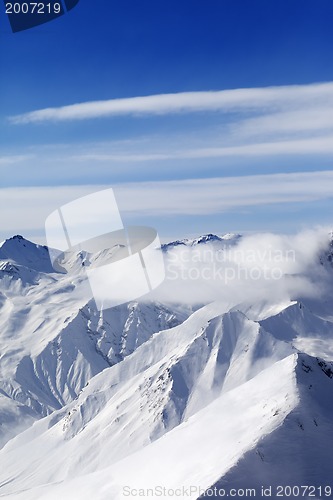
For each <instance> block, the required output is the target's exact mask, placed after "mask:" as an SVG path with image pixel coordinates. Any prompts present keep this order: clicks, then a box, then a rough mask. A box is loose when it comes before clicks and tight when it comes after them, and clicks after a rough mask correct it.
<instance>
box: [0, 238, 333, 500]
mask: <svg viewBox="0 0 333 500" xmlns="http://www.w3.org/2000/svg"><path fill="white" fill-rule="evenodd" d="M241 238H242V237H241V235H225V236H216V235H212V234H208V235H204V236H202V237H200V238H197V239H193V240H188V239H186V240H180V241H175V242H172V243H169V244H167V245H164V246H163V248H162V250H163V251H164V252H166V253H167V252H169V251H170V250H172V248H175V247H179V246H181V245H186V246H187V247H193V246H196V245H204V244H207V243H208V244H213V245H217V246H220V247H221V248H222V247H224V246H225V245H226V244H227V245H237V244H238V242H239V241H240V240H241ZM104 258H105V253H104V254H103V253H101V254H100V255H98V256H89V255H76V256H72V260H71V261H70V266H69V268H70V269H72V270H73V272H69V273H68V274H62V273H56V272H55V271H54V270H53V268H52V266H51V264H50V260H49V255H48V249H47V247H45V246H40V245H35V244H34V243H32V242H29V241H27V240H25V239H24V238H23V237H21V236H15V237H13V238H11V239H9V240H6V241H5V242H4V243H2V245H1V246H0V447H1V449H0V463H1V467H0V498H8V499H12V500H16V499H17V500H19V499H22V500H39V499H42V500H52V499H56V498H57V499H58V498H59V497H62V498H64V499H65V500H67V499H73V500H81V499H83V500H85V499H89V500H91V499H93V500H120V499H123V498H126V497H129V498H134V497H138V496H141V497H144V494H143V493H146V495H145V496H146V497H148V494H150V493H152V495H150V498H165V499H166V498H170V496H172V495H171V493H174V492H175V491H177V492H178V493H179V492H180V493H181V495H178V497H180V498H192V499H198V498H208V497H209V498H221V495H218V493H217V492H218V490H221V491H222V490H224V491H225V495H226V496H228V495H229V496H233V497H234V498H241V497H244V494H243V493H242V491H243V490H245V489H252V492H253V491H254V492H255V493H256V498H262V496H261V491H262V487H264V488H266V489H267V488H272V490H271V498H279V495H278V487H281V488H282V489H283V488H287V490H283V491H284V493H287V494H286V495H285V496H289V498H299V496H300V495H299V494H297V489H294V490H293V491H291V495H288V492H289V490H288V487H289V486H291V487H293V486H294V487H301V486H308V487H311V488H312V489H308V490H306V489H303V492H304V493H305V494H304V495H302V497H303V498H325V497H326V498H327V497H328V496H329V495H326V493H328V492H329V490H328V489H327V490H324V488H325V487H329V486H330V487H332V489H333V484H332V477H333V465H332V460H331V443H332V442H333V416H332V415H333V309H332V306H333V296H332V295H331V293H330V291H329V292H328V293H327V296H326V297H325V299H323V298H321V297H318V298H316V297H313V298H302V299H300V298H299V297H293V299H292V300H291V299H290V298H286V299H284V300H280V299H279V300H276V299H275V298H274V294H272V297H262V300H260V301H258V300H257V299H256V300H255V301H254V302H253V301H252V300H251V297H249V298H248V300H247V301H246V302H242V303H237V304H233V305H232V306H229V307H226V305H225V303H222V302H219V301H216V302H213V303H207V304H203V305H202V306H200V307H198V305H196V306H194V305H193V307H191V306H189V305H184V304H175V303H172V301H170V302H168V303H164V304H162V303H159V302H152V301H150V302H147V301H145V302H143V301H142V302H131V303H128V304H124V305H122V306H117V307H115V308H113V309H108V310H105V311H100V312H99V311H97V309H96V307H95V305H94V302H93V300H88V301H87V297H86V295H85V294H83V293H80V283H81V280H82V275H81V274H80V267H81V266H82V262H83V261H86V262H87V265H94V263H96V259H97V260H98V259H102V260H103V259H104ZM318 258H320V259H321V263H322V267H323V268H324V270H325V273H326V278H327V280H328V282H331V283H332V287H333V269H332V266H331V263H332V247H329V248H327V252H326V253H325V255H321V256H319V257H318ZM318 279H319V278H318ZM331 290H332V289H331ZM320 488H321V489H320ZM148 490H150V493H149V492H148ZM231 490H234V491H235V492H236V494H235V495H230V492H231ZM204 491H207V493H206V495H204ZM147 492H148V493H147ZM214 492H215V493H214ZM237 492H238V493H237ZM311 492H314V494H313V495H312V494H311ZM139 493H140V495H139ZM160 493H161V494H160ZM211 493H213V494H211ZM130 494H131V495H132V497H131V496H130ZM227 494H228V495H227ZM154 495H155V496H154ZM173 496H175V494H174V495H173ZM331 496H333V492H332V495H331Z"/></svg>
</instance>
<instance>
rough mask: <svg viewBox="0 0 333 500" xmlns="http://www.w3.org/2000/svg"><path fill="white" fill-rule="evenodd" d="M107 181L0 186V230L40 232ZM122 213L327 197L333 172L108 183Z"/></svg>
mask: <svg viewBox="0 0 333 500" xmlns="http://www.w3.org/2000/svg"><path fill="white" fill-rule="evenodd" d="M109 187H110V186H108V185H89V186H88V185H85V186H52V187H24V188H3V189H0V212H1V214H2V227H1V229H2V231H3V232H4V231H7V232H8V231H10V232H12V231H13V230H15V229H14V228H17V229H16V230H18V229H19V228H20V230H22V231H26V232H28V231H35V230H40V231H43V227H44V222H45V219H46V217H47V216H48V215H49V214H50V213H51V212H52V211H53V210H55V209H57V208H58V207H59V206H61V205H63V204H65V203H68V202H70V201H72V200H74V199H77V198H80V197H81V196H84V195H86V194H89V193H92V192H96V191H98V190H102V189H106V188H109ZM112 187H113V188H114V191H115V194H116V198H117V201H118V204H119V207H120V210H121V212H122V213H123V212H124V213H127V214H130V215H131V216H132V217H136V218H137V217H141V216H146V215H149V216H154V217H160V216H161V217H165V216H179V215H189V216H200V215H213V214H219V213H223V212H228V211H229V212H230V211H233V210H238V209H244V208H246V207H256V206H262V207H265V206H269V205H271V204H279V203H280V204H287V203H299V202H307V203H309V202H315V201H321V200H327V199H329V198H332V196H333V171H324V172H323V171H317V172H310V173H304V172H301V173H289V174H271V175H253V176H245V177H218V178H212V179H187V180H177V181H164V182H162V181H159V182H146V183H127V184H118V185H114V186H112Z"/></svg>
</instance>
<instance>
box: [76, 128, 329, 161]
mask: <svg viewBox="0 0 333 500" xmlns="http://www.w3.org/2000/svg"><path fill="white" fill-rule="evenodd" d="M332 153H333V135H330V136H327V137H326V136H325V137H316V138H313V139H308V138H304V139H298V140H291V141H276V142H266V143H265V142H263V143H257V144H245V145H240V146H228V147H211V148H200V149H189V150H184V151H175V152H174V153H147V154H141V153H138V154H135V153H133V154H128V153H123V154H122V153H117V154H99V153H96V154H83V155H75V156H72V157H71V158H70V159H72V160H76V161H98V162H125V163H126V162H129V163H131V162H144V161H166V160H182V159H183V160H189V159H200V158H202V159H204V158H222V157H228V156H271V155H295V154H298V155H303V154H320V155H325V154H332Z"/></svg>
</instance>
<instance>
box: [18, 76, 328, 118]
mask: <svg viewBox="0 0 333 500" xmlns="http://www.w3.org/2000/svg"><path fill="white" fill-rule="evenodd" d="M309 103H310V104H311V105H315V106H321V107H323V106H332V104H333V83H332V82H329V83H319V84H311V85H292V86H280V87H267V88H247V89H233V90H221V91H203V92H181V93H177V94H160V95H150V96H142V97H130V98H122V99H110V100H106V101H92V102H84V103H78V104H72V105H68V106H62V107H55V108H46V109H40V110H36V111H32V112H29V113H24V114H22V115H16V116H12V117H11V118H10V120H11V122H12V123H15V124H23V123H34V122H35V123H38V122H45V121H67V120H87V119H92V118H100V117H106V116H109V117H110V116H124V115H131V116H133V115H134V116H135V115H138V116H140V115H164V114H174V113H191V112H201V111H227V112H230V111H245V112H246V111H252V112H253V111H261V112H264V113H267V112H269V111H279V110H281V109H284V110H288V109H290V108H296V109H297V108H299V107H305V106H308V105H309Z"/></svg>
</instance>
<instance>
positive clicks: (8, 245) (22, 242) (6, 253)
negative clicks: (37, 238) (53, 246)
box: [0, 235, 54, 273]
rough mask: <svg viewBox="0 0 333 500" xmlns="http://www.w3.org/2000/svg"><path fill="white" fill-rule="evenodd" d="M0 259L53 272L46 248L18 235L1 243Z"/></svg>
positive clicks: (35, 269)
mask: <svg viewBox="0 0 333 500" xmlns="http://www.w3.org/2000/svg"><path fill="white" fill-rule="evenodd" d="M0 261H8V262H12V263H16V264H19V265H21V266H24V267H26V268H29V269H32V270H34V271H37V272H44V273H50V272H54V269H53V268H52V265H51V262H50V258H49V251H48V248H47V247H46V246H42V245H37V244H36V243H32V242H31V241H29V240H26V239H25V238H23V236H20V235H16V236H13V237H12V238H9V239H7V240H5V241H4V242H3V243H2V244H1V246H0Z"/></svg>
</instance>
